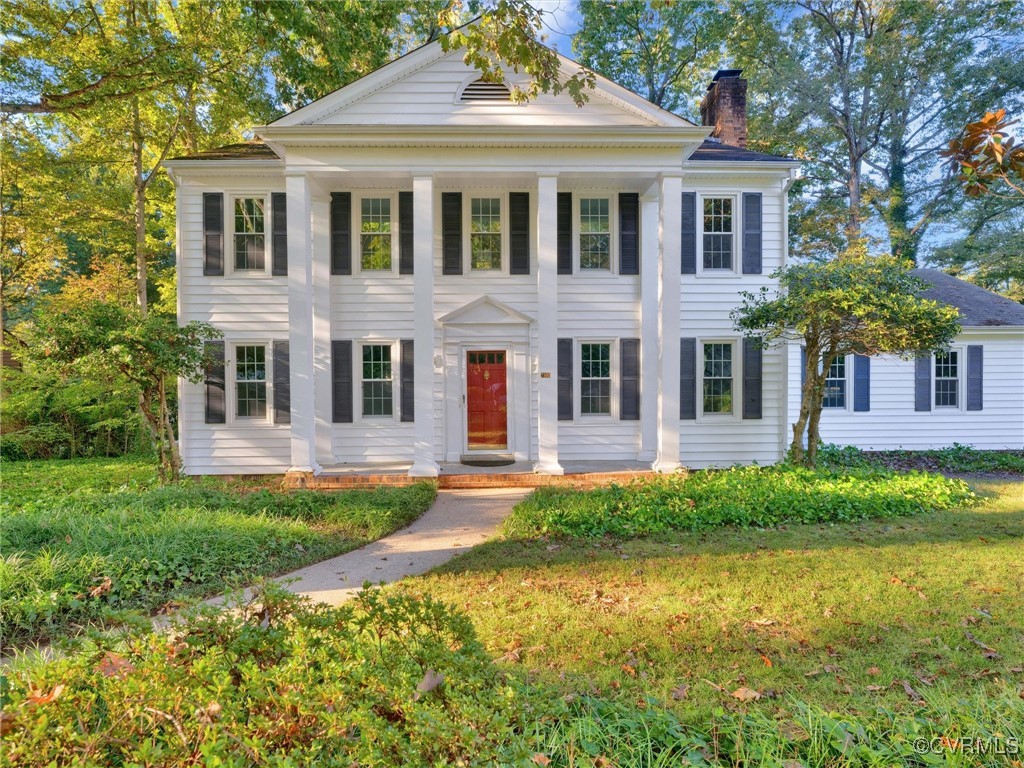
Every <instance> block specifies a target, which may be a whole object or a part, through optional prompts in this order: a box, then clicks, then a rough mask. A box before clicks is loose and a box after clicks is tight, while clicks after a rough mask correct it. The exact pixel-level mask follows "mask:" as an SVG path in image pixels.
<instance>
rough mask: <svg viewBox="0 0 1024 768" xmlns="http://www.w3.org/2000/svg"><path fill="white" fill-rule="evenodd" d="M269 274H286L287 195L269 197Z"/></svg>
mask: <svg viewBox="0 0 1024 768" xmlns="http://www.w3.org/2000/svg"><path fill="white" fill-rule="evenodd" d="M270 252H271V257H270V274H272V275H278V276H281V275H287V274H288V195H286V194H285V193H284V192H274V193H273V194H272V195H271V196H270Z"/></svg>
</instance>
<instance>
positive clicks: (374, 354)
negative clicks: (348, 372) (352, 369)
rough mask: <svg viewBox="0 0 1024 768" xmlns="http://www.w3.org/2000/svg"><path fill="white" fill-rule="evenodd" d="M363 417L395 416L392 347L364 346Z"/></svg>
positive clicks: (379, 345) (381, 345)
mask: <svg viewBox="0 0 1024 768" xmlns="http://www.w3.org/2000/svg"><path fill="white" fill-rule="evenodd" d="M362 373H363V416H391V415H393V414H394V383H393V379H392V366H391V345H390V344H364V345H363V371H362Z"/></svg>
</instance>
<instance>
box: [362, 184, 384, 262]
mask: <svg viewBox="0 0 1024 768" xmlns="http://www.w3.org/2000/svg"><path fill="white" fill-rule="evenodd" d="M359 233H360V235H359V243H360V253H361V260H360V266H361V268H362V269H365V270H376V269H380V270H389V269H391V199H390V198H387V197H380V198H378V197H364V198H363V199H362V202H361V208H360V213H359Z"/></svg>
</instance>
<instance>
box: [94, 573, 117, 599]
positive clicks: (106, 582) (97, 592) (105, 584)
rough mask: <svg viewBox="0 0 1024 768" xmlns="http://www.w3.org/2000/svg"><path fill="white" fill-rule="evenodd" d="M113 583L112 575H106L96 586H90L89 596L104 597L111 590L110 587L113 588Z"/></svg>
mask: <svg viewBox="0 0 1024 768" xmlns="http://www.w3.org/2000/svg"><path fill="white" fill-rule="evenodd" d="M113 585H114V584H113V582H112V581H111V580H110V577H109V576H104V577H103V581H102V582H100V583H99V584H97V585H96V586H95V587H90V588H89V597H102V596H103V595H105V594H107V593H108V592H109V591H110V589H111V587H113Z"/></svg>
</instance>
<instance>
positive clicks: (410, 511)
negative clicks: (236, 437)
mask: <svg viewBox="0 0 1024 768" xmlns="http://www.w3.org/2000/svg"><path fill="white" fill-rule="evenodd" d="M83 479H84V482H82V481H83ZM153 480H154V478H153V475H152V470H149V471H146V470H145V469H143V468H142V466H141V465H140V463H139V462H137V461H136V462H130V463H125V462H123V460H122V461H111V462H102V461H93V462H84V463H83V462H60V463H57V462H18V463H15V464H9V463H5V465H4V497H3V503H2V505H0V519H2V522H3V540H2V545H3V546H2V550H3V556H2V560H0V634H2V636H3V639H4V643H5V644H15V645H20V644H24V643H26V642H29V641H32V640H40V639H50V638H54V637H56V636H58V635H60V634H62V633H66V632H68V631H71V630H72V629H73V628H74V627H78V626H83V625H89V624H100V625H102V624H105V623H109V622H114V621H118V620H119V619H118V612H121V611H124V610H145V611H153V610H155V609H157V608H159V607H160V606H162V605H164V604H166V603H168V602H173V601H177V600H181V599H183V598H186V597H190V596H197V595H204V594H209V593H211V592H215V591H217V590H220V589H223V588H225V587H227V586H230V585H232V584H234V583H238V582H244V581H245V580H248V579H252V578H253V577H254V576H258V575H262V574H275V573H281V572H284V571H287V570H290V569H292V568H295V567H298V566H300V565H303V564H305V563H308V562H315V561H317V560H322V559H324V558H326V557H331V556H333V555H336V554H339V553H341V552H345V551H348V550H350V549H353V548H355V547H358V546H361V545H362V544H365V543H367V542H369V541H372V540H374V539H377V538H380V537H381V536H383V535H385V534H387V533H391V532H392V531H395V530H398V529H399V528H402V527H404V526H405V525H407V524H408V523H410V522H411V521H412V520H414V519H415V518H416V517H418V516H419V515H420V514H421V513H422V512H424V511H425V510H426V509H427V508H428V507H429V506H430V504H431V503H432V501H433V498H434V486H433V485H431V484H429V483H422V484H418V485H415V486H410V487H407V488H380V489H376V490H368V491H347V492H341V493H332V492H317V491H294V492H275V491H270V490H257V491H239V490H235V489H232V488H231V487H230V486H225V485H224V484H222V483H218V482H215V481H208V482H205V483H196V482H183V483H181V484H178V485H172V486H166V487H162V488H161V487H153ZM51 481H52V482H51ZM69 491H70V493H69Z"/></svg>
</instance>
